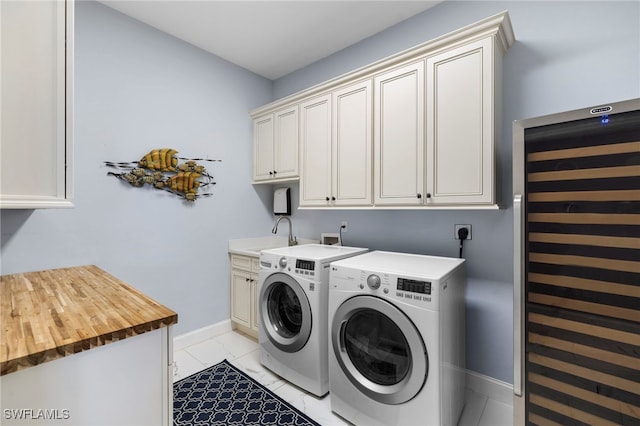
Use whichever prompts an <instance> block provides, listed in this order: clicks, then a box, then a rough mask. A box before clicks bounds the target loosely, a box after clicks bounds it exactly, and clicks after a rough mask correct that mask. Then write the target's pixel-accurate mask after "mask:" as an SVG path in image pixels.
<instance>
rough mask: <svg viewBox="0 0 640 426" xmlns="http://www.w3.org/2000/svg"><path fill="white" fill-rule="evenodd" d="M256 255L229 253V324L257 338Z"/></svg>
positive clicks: (257, 264) (257, 267) (257, 266)
mask: <svg viewBox="0 0 640 426" xmlns="http://www.w3.org/2000/svg"><path fill="white" fill-rule="evenodd" d="M259 269H260V263H259V258H258V257H251V256H242V255H237V254H232V255H231V325H232V327H233V328H234V329H237V330H240V331H242V332H243V333H245V334H248V335H249V336H252V337H254V338H256V339H257V338H258V324H259V319H258V316H259V311H258V296H259V294H258V270H259Z"/></svg>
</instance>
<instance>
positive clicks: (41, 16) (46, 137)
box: [0, 1, 74, 208]
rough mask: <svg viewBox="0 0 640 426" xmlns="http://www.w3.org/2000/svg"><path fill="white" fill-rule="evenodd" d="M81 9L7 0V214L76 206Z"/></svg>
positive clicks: (2, 187) (0, 194)
mask: <svg viewBox="0 0 640 426" xmlns="http://www.w3.org/2000/svg"><path fill="white" fill-rule="evenodd" d="M73 6H74V2H73V1H68V2H64V1H8V2H6V1H3V2H0V24H1V25H0V31H1V34H0V40H1V41H2V46H1V48H0V53H1V58H0V63H1V64H2V79H1V82H0V94H1V96H0V99H1V106H0V110H1V111H2V115H1V121H0V133H1V135H0V139H1V140H2V145H1V147H0V163H1V164H0V207H2V208H42V207H72V195H73V194H72V163H71V160H72V156H73V143H72V135H73V108H72V105H73ZM65 44H66V48H65Z"/></svg>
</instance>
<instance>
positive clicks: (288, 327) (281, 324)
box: [267, 283, 302, 338]
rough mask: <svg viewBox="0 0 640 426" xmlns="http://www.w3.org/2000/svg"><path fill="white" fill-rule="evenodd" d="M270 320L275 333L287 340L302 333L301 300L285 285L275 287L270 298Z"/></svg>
mask: <svg viewBox="0 0 640 426" xmlns="http://www.w3.org/2000/svg"><path fill="white" fill-rule="evenodd" d="M268 300H269V301H268V302H267V305H268V312H269V319H270V320H271V324H272V325H273V328H274V329H275V331H276V332H277V333H278V334H279V335H281V336H282V337H285V338H291V337H294V336H295V335H297V334H298V333H300V329H301V328H302V309H301V305H300V299H298V296H296V294H295V292H294V291H293V290H292V289H291V287H289V286H288V285H286V284H284V283H278V284H276V285H274V286H273V288H272V289H271V293H270V294H269V298H268Z"/></svg>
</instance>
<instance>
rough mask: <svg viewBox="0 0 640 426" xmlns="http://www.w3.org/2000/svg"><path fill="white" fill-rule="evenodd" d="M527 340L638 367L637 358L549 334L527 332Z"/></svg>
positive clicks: (605, 360) (612, 362) (623, 365)
mask: <svg viewBox="0 0 640 426" xmlns="http://www.w3.org/2000/svg"><path fill="white" fill-rule="evenodd" d="M527 338H528V341H529V342H530V343H532V344H536V345H543V346H547V347H549V348H554V349H558V350H561V351H565V352H568V353H572V354H581V355H584V356H587V357H590V358H594V359H600V360H602V361H604V362H608V363H610V364H615V365H620V366H622V367H627V368H631V369H637V368H638V358H637V357H635V356H629V355H622V354H618V353H614V352H609V351H605V350H602V349H599V348H595V347H593V346H588V345H582V344H579V343H575V342H572V341H569V340H563V339H558V338H555V337H550V336H542V335H540V334H537V333H531V332H530V333H528V335H527Z"/></svg>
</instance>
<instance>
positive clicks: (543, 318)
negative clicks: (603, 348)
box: [527, 312, 640, 369]
mask: <svg viewBox="0 0 640 426" xmlns="http://www.w3.org/2000/svg"><path fill="white" fill-rule="evenodd" d="M527 318H528V320H529V321H530V322H533V323H537V324H541V325H545V326H548V327H554V328H560V329H562V330H567V331H572V332H575V333H582V334H587V335H591V336H596V337H600V338H602V339H609V340H615V341H618V342H621V343H625V344H629V345H635V346H638V347H639V348H640V334H638V333H630V332H627V331H621V330H614V329H612V328H608V327H601V326H598V325H594V324H590V323H584V322H579V321H571V320H567V319H564V318H558V317H551V316H548V315H542V314H537V313H535V312H529V314H528V316H527ZM585 319H586V318H585ZM632 368H636V369H640V360H636V363H635V365H634V366H633V367H632Z"/></svg>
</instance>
